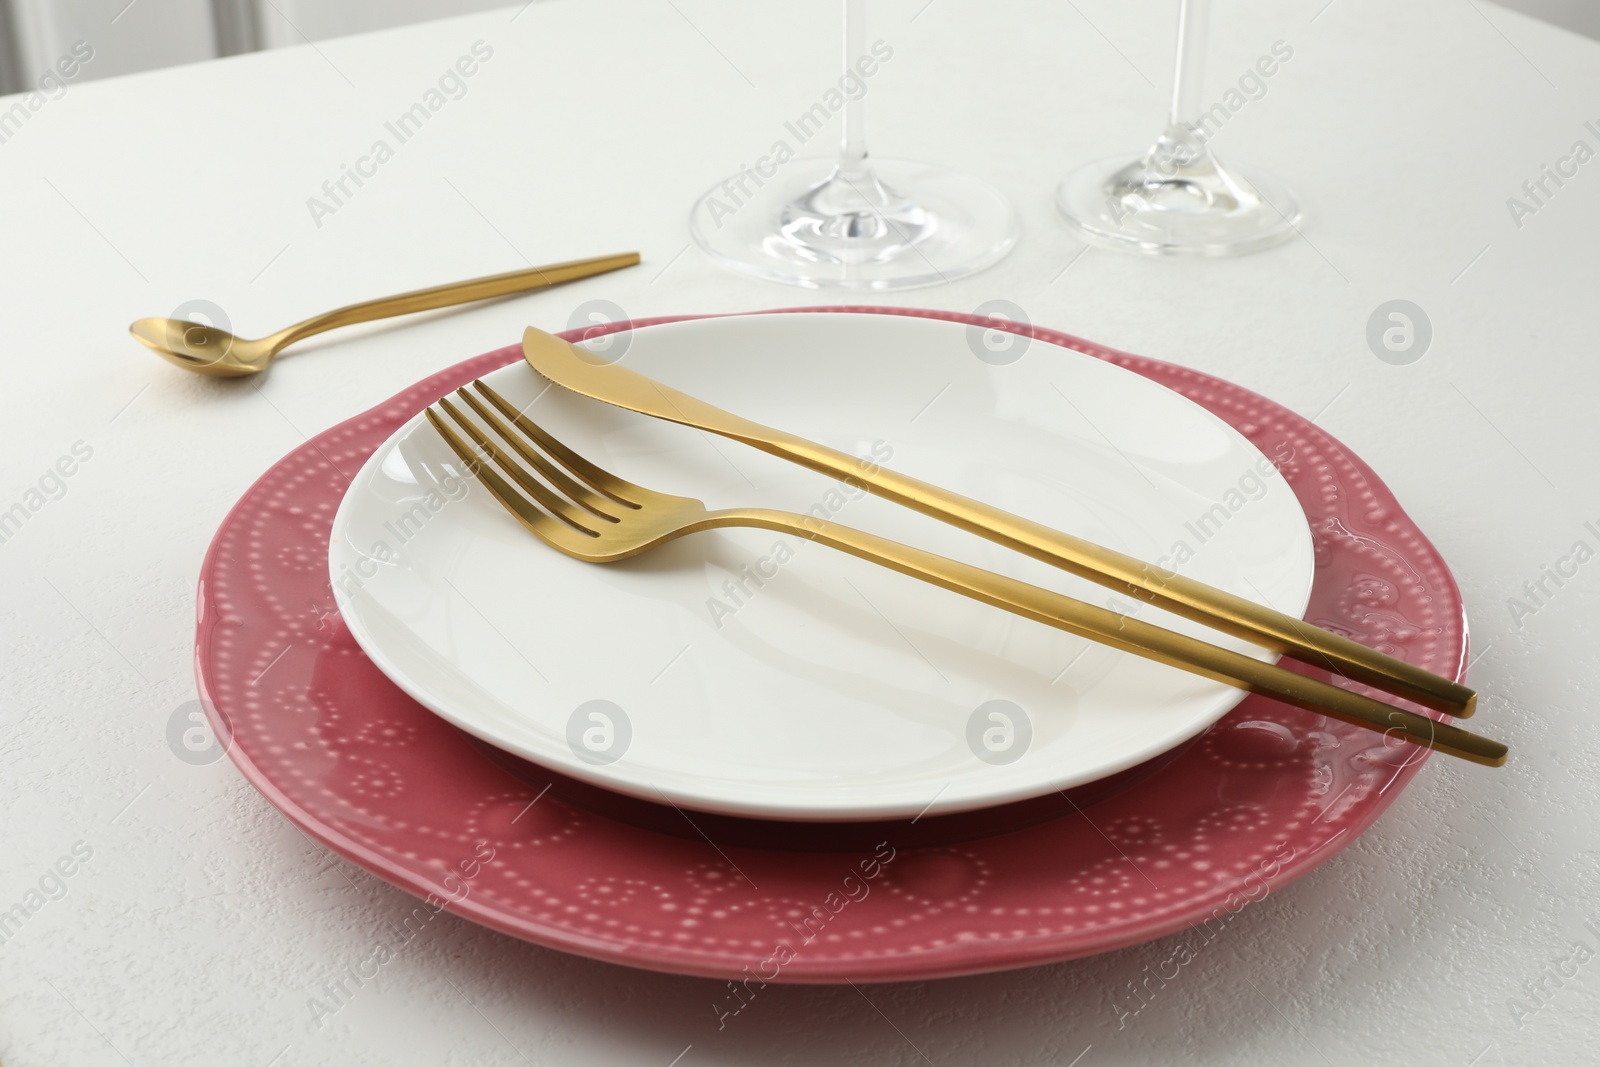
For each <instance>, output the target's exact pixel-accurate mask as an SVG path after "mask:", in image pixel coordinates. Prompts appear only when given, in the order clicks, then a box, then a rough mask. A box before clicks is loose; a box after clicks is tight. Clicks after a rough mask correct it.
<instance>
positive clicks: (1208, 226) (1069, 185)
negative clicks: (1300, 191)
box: [1056, 0, 1301, 256]
mask: <svg viewBox="0 0 1600 1067" xmlns="http://www.w3.org/2000/svg"><path fill="white" fill-rule="evenodd" d="M1210 8H1211V0H1182V7H1181V8H1180V10H1179V15H1178V56H1177V65H1176V66H1177V69H1176V71H1175V72H1174V75H1173V86H1172V109H1171V112H1170V114H1169V116H1168V120H1167V128H1166V130H1165V131H1163V132H1162V134H1161V136H1160V137H1158V138H1157V139H1156V143H1155V144H1154V145H1153V146H1151V148H1150V149H1149V151H1147V152H1145V154H1144V155H1143V156H1141V157H1139V158H1137V159H1135V160H1133V161H1132V162H1131V163H1130V162H1129V161H1128V157H1127V156H1117V157H1115V158H1112V159H1102V160H1098V161H1096V162H1094V163H1088V164H1085V165H1084V166H1082V167H1079V168H1078V169H1077V170H1074V171H1073V172H1072V173H1070V174H1068V175H1067V176H1066V178H1064V179H1063V180H1062V182H1061V184H1060V186H1059V187H1058V188H1057V189H1056V205H1057V206H1058V207H1059V208H1060V209H1061V213H1062V215H1064V216H1065V217H1066V220H1067V222H1068V224H1069V225H1070V226H1071V227H1072V228H1073V229H1074V230H1076V231H1077V233H1078V234H1079V236H1081V237H1082V238H1083V239H1084V240H1086V241H1089V242H1090V243H1092V244H1098V245H1104V246H1110V247H1118V248H1130V249H1134V250H1136V251H1139V252H1145V253H1149V254H1151V255H1196V256H1231V255H1241V254H1243V253H1246V252H1255V251H1259V250H1260V249H1263V248H1270V247H1271V246H1273V245H1275V244H1278V243H1280V242H1282V241H1286V240H1288V239H1289V238H1290V237H1293V236H1294V235H1295V233H1296V232H1297V230H1296V227H1297V225H1298V224H1299V222H1300V218H1301V212H1300V205H1299V203H1298V201H1297V200H1296V199H1295V197H1294V194H1293V193H1291V192H1289V190H1288V189H1286V188H1285V187H1284V186H1283V185H1282V184H1281V183H1280V182H1278V181H1277V180H1276V179H1275V178H1273V177H1271V176H1270V175H1267V174H1262V173H1260V172H1259V171H1249V172H1241V171H1238V170H1235V169H1233V168H1231V167H1224V166H1223V165H1222V163H1221V161H1219V160H1218V159H1217V157H1216V154H1215V153H1213V152H1212V151H1211V147H1210V145H1209V143H1208V142H1209V137H1208V136H1207V133H1206V130H1205V126H1204V124H1203V121H1202V119H1203V114H1202V108H1203V106H1204V103H1203V100H1202V98H1201V96H1200V93H1201V90H1202V85H1201V73H1202V68H1203V65H1204V59H1205V46H1206V27H1207V23H1208V22H1209V21H1210V13H1211V12H1210Z"/></svg>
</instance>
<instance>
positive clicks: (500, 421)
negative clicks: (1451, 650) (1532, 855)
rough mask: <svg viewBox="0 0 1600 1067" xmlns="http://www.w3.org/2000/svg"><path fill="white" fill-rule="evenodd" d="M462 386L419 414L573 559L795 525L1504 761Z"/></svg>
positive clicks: (983, 594)
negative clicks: (666, 472)
mask: <svg viewBox="0 0 1600 1067" xmlns="http://www.w3.org/2000/svg"><path fill="white" fill-rule="evenodd" d="M473 389H474V390H475V392H469V391H468V390H466V389H458V390H456V396H457V397H459V398H460V400H461V401H462V402H463V403H465V404H466V406H467V407H468V408H470V409H471V410H472V412H473V413H474V414H476V416H477V418H478V419H479V420H481V423H482V425H481V426H480V425H479V424H478V423H477V422H474V421H473V420H472V419H471V418H469V417H467V415H466V414H465V413H464V412H463V411H462V410H461V409H460V408H459V407H457V406H456V405H455V404H453V403H451V401H450V400H449V399H448V398H444V399H441V400H440V401H439V402H438V408H439V409H441V410H442V412H443V413H442V414H441V413H440V411H438V410H435V409H434V408H431V407H430V408H428V409H427V412H426V414H427V418H428V421H429V422H430V423H432V424H433V426H434V428H435V429H436V430H438V431H439V433H440V435H441V436H443V438H444V440H445V442H446V443H447V444H448V445H449V446H450V449H451V451H453V452H454V453H455V454H456V456H457V457H459V458H460V460H461V462H462V464H463V465H464V466H465V467H466V468H467V470H468V471H469V472H471V473H472V474H473V475H475V476H476V477H477V478H478V479H479V480H480V481H481V482H482V483H483V485H484V486H485V487H487V488H488V490H489V491H490V493H492V494H493V495H494V497H495V498H496V499H497V500H499V501H500V503H501V504H502V505H503V506H504V507H505V508H506V510H507V511H509V512H510V513H511V514H512V515H513V516H515V517H516V519H517V520H518V521H519V522H520V523H521V524H522V525H523V526H524V527H526V528H527V529H528V530H529V531H530V532H531V533H533V535H534V536H535V537H537V538H539V539H540V540H541V541H543V542H545V543H546V544H547V545H549V546H550V547H552V548H555V549H557V550H558V551H561V552H564V553H566V554H567V555H569V556H572V557H574V558H576V559H580V560H585V561H587V562H590V563H610V562H614V561H616V560H621V559H627V558H628V557H630V556H635V555H638V554H639V553H641V552H645V551H648V550H649V549H651V548H654V547H655V546H657V545H662V544H665V543H667V542H668V541H672V540H675V539H676V538H679V537H682V536H684V535H685V534H690V533H695V532H698V531H700V530H714V529H717V528H720V527H730V526H746V527H755V528H757V529H764V530H776V531H779V532H782V533H792V534H798V535H800V536H802V537H805V538H808V539H809V540H812V541H816V542H819V543H821V544H825V545H828V546H830V547H832V548H836V549H838V550H840V551H841V552H848V553H849V554H850V555H853V556H858V557H860V558H861V559H865V560H869V561H871V562H873V563H877V564H880V565H882V566H885V567H888V568H890V569H891V570H895V571H898V572H900V573H901V574H905V575H909V576H911V577H913V578H920V579H921V580H922V581H925V582H929V583H931V584H933V585H936V586H939V587H940V588H943V589H948V590H950V591H951V592H955V593H960V594H961V595H963V596H967V597H971V598H972V599H973V600H977V601H980V602H982V603H985V604H989V605H992V606H994V607H997V608H1001V609H1003V610H1005V611H1010V612H1013V613H1015V614H1017V615H1021V616H1022V617H1024V618H1028V619H1033V620H1034V621H1036V622H1041V623H1044V624H1046V625H1047V626H1054V627H1056V628H1057V629H1060V630H1065V631H1066V632H1068V633H1071V634H1076V635H1077V636H1079V637H1084V638H1087V639H1089V640H1091V641H1098V642H1100V643H1102V644H1106V645H1109V646H1111V647H1112V648H1117V649H1121V650H1122V651H1125V652H1131V653H1133V654H1135V655H1139V656H1143V657H1145V658H1147V659H1153V660H1156V661H1157V662H1160V663H1166V664H1169V665H1171V666H1174V667H1179V668H1182V669H1183V670H1186V671H1190V672H1192V673H1194V674H1198V675H1201V676H1203V677H1206V678H1211V679H1214V680H1216V681H1220V682H1225V683H1227V684H1229V685H1234V686H1238V687H1239V688H1241V689H1246V690H1249V691H1251V692H1254V693H1261V694H1264V695H1266V696H1270V697H1274V698H1276V699H1278V700H1281V701H1284V702H1285V703H1288V704H1293V705H1294V706H1296V707H1300V708H1305V709H1307V710H1309V711H1315V712H1318V713H1320V714H1323V715H1328V716H1331V717H1333V718H1336V719H1339V720H1341V721H1344V722H1348V723H1353V724H1355V725H1357V726H1361V727H1364V728H1366V729H1370V730H1375V731H1379V732H1382V733H1385V734H1388V735H1390V736H1394V737H1397V738H1404V739H1405V740H1407V741H1410V742H1413V743H1415V744H1418V745H1423V746H1425V747H1427V748H1432V749H1435V750H1437V751H1439V752H1444V753H1447V754H1449V755H1452V756H1459V757H1461V758H1462V759H1466V760H1471V761H1472V762H1474V763H1482V764H1486V765H1488V766H1491V767H1498V766H1500V765H1501V764H1503V763H1504V762H1505V760H1506V746H1505V745H1503V744H1501V743H1500V742H1498V741H1493V740H1490V739H1489V738H1486V737H1482V736H1479V735H1477V734H1473V733H1469V732H1467V731H1466V730H1462V729H1461V728H1459V727H1456V726H1451V725H1449V724H1447V723H1443V722H1437V721H1435V720H1433V719H1430V718H1428V717H1427V716H1426V715H1419V714H1418V713H1416V712H1414V711H1408V710H1405V709H1403V708H1397V707H1394V706H1392V705H1389V704H1384V703H1382V702H1380V701H1377V700H1373V699H1371V698H1370V697H1366V696H1362V695H1360V694H1358V693H1353V692H1351V691H1350V690H1348V689H1341V688H1340V687H1338V686H1336V685H1330V684H1329V683H1327V682H1322V681H1318V680H1316V679H1313V678H1307V677H1306V676H1304V675H1301V674H1296V673H1294V672H1293V671H1289V670H1285V669H1283V668H1282V667H1277V666H1274V665H1272V664H1268V663H1263V662H1261V661H1260V660H1256V659H1252V658H1251V657H1249V656H1246V655H1244V654H1242V653H1239V652H1234V651H1232V650H1230V649H1224V648H1218V647H1216V646H1214V645H1209V644H1207V643H1205V642H1204V641H1201V640H1198V639H1197V638H1193V637H1189V636H1186V635H1183V634H1178V633H1174V632H1173V631H1171V630H1166V629H1163V628H1162V627H1159V626H1155V625H1152V624H1150V623H1146V622H1141V621H1139V620H1138V619H1132V618H1129V617H1127V616H1125V615H1120V614H1118V613H1117V612H1114V611H1111V610H1109V609H1106V608H1101V607H1097V606H1095V605H1093V604H1087V603H1084V602H1083V601H1080V600H1074V599H1072V598H1071V597H1067V596H1063V595H1062V594H1059V593H1054V592H1051V591H1049V590H1046V589H1041V588H1039V587H1037V586H1033V585H1029V584H1027V583H1026V582H1021V581H1017V580H1016V579H1014V578H1007V577H1004V576H1003V575H999V574H995V573H992V572H990V571H986V570H983V569H982V568H979V567H973V566H970V565H969V564H965V563H961V562H958V561H956V560H952V559H948V558H946V557H944V556H939V555H935V554H934V553H931V552H925V551H923V550H922V549H918V548H912V547H910V546H908V545H903V544H900V543H899V542H896V541H891V540H888V539H887V538H883V537H879V536H877V535H875V534H870V533H865V532H863V531H861V530H855V529H851V528H850V527H847V526H841V525H839V524H837V523H833V522H828V521H826V520H822V519H818V518H816V517H814V516H809V515H797V514H793V513H790V512H784V511H773V510H769V509H766V508H731V509H726V510H720V511H709V510H707V508H706V506H705V505H704V504H703V503H701V502H700V501H699V500H694V499H691V498H689V497H682V496H669V495H668V494H666V493H658V492H653V491H651V490H648V489H645V488H644V487H642V486H639V485H635V484H634V483H632V482H628V481H624V480H623V479H621V478H618V477H617V476H615V475H613V474H610V473H608V472H606V471H605V470H602V469H601V468H600V467H597V466H596V465H595V464H593V463H590V462H589V461H588V460H586V459H584V458H583V457H582V456H580V455H578V454H577V453H576V452H574V451H573V450H572V449H570V448H568V447H567V446H566V445H563V444H562V443H561V442H560V441H558V440H556V439H555V438H553V437H551V436H550V435H549V434H548V433H546V432H545V431H544V430H542V429H541V428H540V427H539V426H538V425H537V424H535V423H534V422H533V421H532V420H531V419H529V418H528V417H527V416H526V415H524V414H522V413H521V412H519V411H518V410H517V409H516V407H515V406H514V405H512V404H511V403H510V401H508V400H506V399H505V398H504V397H502V396H501V395H500V394H498V393H496V392H495V391H494V390H493V389H491V388H490V387H489V386H487V385H485V384H483V383H482V382H481V381H480V382H474V383H473ZM452 424H453V425H452ZM484 427H487V431H486V430H485V429H484ZM469 442H470V443H469ZM508 449H509V451H508ZM484 457H487V459H488V462H485V461H484ZM508 479H509V480H508ZM512 483H515V485H513V484H512ZM519 490H520V491H519Z"/></svg>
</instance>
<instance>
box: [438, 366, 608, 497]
mask: <svg viewBox="0 0 1600 1067" xmlns="http://www.w3.org/2000/svg"><path fill="white" fill-rule="evenodd" d="M456 395H457V396H459V397H460V398H461V399H462V400H465V401H466V402H467V406H468V407H470V408H472V410H473V411H475V412H477V413H478V417H479V418H481V419H482V420H483V421H484V422H486V423H488V424H489V427H490V428H491V429H493V430H494V432H495V433H497V434H499V435H500V438H501V439H502V440H503V441H505V443H506V444H508V445H510V446H511V448H512V450H513V451H514V452H516V454H517V455H519V456H521V457H522V458H523V460H524V461H525V462H526V463H527V464H528V465H529V466H531V467H532V468H533V469H534V470H536V471H538V472H539V476H540V477H542V478H543V479H544V480H545V481H546V482H548V483H549V484H550V485H551V486H552V487H554V488H555V490H556V491H557V492H560V493H565V494H566V495H567V496H568V497H570V498H572V500H573V501H574V502H575V503H577V505H578V506H579V507H581V508H583V509H584V510H586V511H592V512H594V513H595V514H596V515H598V516H599V517H600V518H602V519H604V520H605V521H606V522H616V521H617V517H616V516H615V515H612V514H611V513H610V512H609V511H607V510H605V508H603V507H601V506H600V505H602V504H603V505H605V506H606V507H615V506H616V505H615V504H614V503H613V502H612V501H611V500H608V499H606V498H605V497H601V496H598V495H596V494H595V493H593V492H591V491H590V489H589V487H588V486H585V485H580V484H578V483H577V482H575V481H573V480H572V478H570V477H569V476H568V475H567V472H566V471H564V470H561V469H560V468H559V467H556V466H554V465H553V464H551V462H550V461H549V460H548V459H546V458H545V457H544V456H542V455H540V454H539V453H538V452H537V451H535V450H534V448H533V447H532V446H531V445H529V444H528V443H527V441H526V440H524V439H523V437H522V436H521V435H520V434H518V433H517V431H515V430H513V429H512V428H511V427H509V426H507V425H506V424H505V422H504V420H502V419H501V418H500V416H499V415H497V414H495V413H494V412H493V411H490V410H489V408H488V407H487V406H486V405H485V404H484V402H483V401H481V400H479V399H478V398H477V397H475V396H473V395H472V394H471V393H469V392H467V391H466V390H465V389H457V390H456Z"/></svg>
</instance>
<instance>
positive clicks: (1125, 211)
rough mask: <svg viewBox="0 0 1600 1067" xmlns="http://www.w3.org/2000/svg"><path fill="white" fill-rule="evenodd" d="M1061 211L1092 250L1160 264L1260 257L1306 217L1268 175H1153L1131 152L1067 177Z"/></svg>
mask: <svg viewBox="0 0 1600 1067" xmlns="http://www.w3.org/2000/svg"><path fill="white" fill-rule="evenodd" d="M1130 161H1131V162H1130ZM1056 206H1057V207H1058V208H1059V209H1060V211H1061V214H1062V217H1063V218H1065V219H1066V221H1067V224H1068V225H1069V226H1070V227H1071V228H1072V229H1073V230H1074V231H1075V232H1076V233H1077V234H1078V236H1080V237H1082V238H1083V239H1084V240H1085V241H1087V242H1089V243H1090V244H1095V245H1099V246H1101V247H1105V248H1122V249H1128V250H1132V251H1136V252H1142V253H1144V254H1147V255H1156V256H1237V255H1244V254H1245V253H1248V252H1258V251H1260V250H1262V249H1265V248H1271V247H1273V246H1274V245H1278V244H1282V243H1283V242H1284V241H1287V240H1289V239H1290V238H1291V237H1293V236H1295V234H1296V233H1297V232H1298V231H1297V230H1296V227H1297V226H1298V225H1299V224H1300V220H1301V217H1302V214H1301V209H1300V204H1299V201H1297V200H1296V199H1295V197H1294V194H1293V193H1291V192H1289V190H1288V189H1287V188H1286V187H1285V186H1284V185H1283V183H1281V182H1279V181H1278V180H1277V179H1276V178H1273V177H1272V176H1271V175H1268V174H1262V173H1261V172H1259V171H1250V170H1246V171H1245V172H1244V173H1243V174H1241V173H1240V172H1239V171H1237V170H1234V169H1232V168H1229V169H1228V170H1227V171H1222V170H1221V169H1220V168H1217V169H1216V170H1215V171H1206V172H1203V173H1200V174H1196V175H1193V176H1190V175H1188V174H1185V173H1183V172H1177V173H1174V172H1173V171H1171V170H1168V171H1166V172H1165V173H1155V172H1152V171H1149V170H1147V169H1146V160H1145V159H1143V158H1141V157H1140V156H1138V155H1137V154H1136V153H1132V152H1130V153H1128V154H1127V155H1125V156H1117V157H1115V158H1112V159H1102V160H1098V161H1096V162H1094V163H1089V164H1085V165H1084V166H1082V167H1079V168H1078V169H1077V170H1075V171H1073V172H1072V173H1070V174H1068V175H1067V176H1066V178H1064V179H1063V180H1062V182H1061V184H1060V185H1059V186H1058V187H1057V189H1056Z"/></svg>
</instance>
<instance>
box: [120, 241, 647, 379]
mask: <svg viewBox="0 0 1600 1067" xmlns="http://www.w3.org/2000/svg"><path fill="white" fill-rule="evenodd" d="M638 262H639V253H637V252H623V253H621V254H620V255H615V256H596V257H595V258H593V259H575V260H572V261H571V262H569V263H551V264H549V265H548V266H543V267H529V268H528V269H527V270H514V271H510V272H508V273H505V274H491V275H489V276H488V277H486V278H470V279H468V280H467V281H464V282H450V283H449V284H448V285H436V286H434V287H433V288H431V289H417V290H415V291H413V292H409V293H400V294H399V295H397V296H386V297H382V298H380V299H378V300H367V301H364V302H363V303H360V304H351V305H350V306H349V307H342V308H338V309H336V310H334V311H329V312H326V313H324V314H321V315H318V316H316V317H315V318H310V319H307V320H306V321H304V322H297V323H295V324H294V325H293V326H289V327H286V328H284V329H282V330H279V331H278V332H277V333H275V334H272V335H270V336H267V337H261V338H255V339H251V338H244V337H235V336H234V335H233V334H231V333H229V332H228V331H227V330H224V329H221V328H220V327H217V326H214V325H206V324H205V323H200V322H191V321H190V320H188V319H159V318H158V319H139V320H138V321H137V322H135V323H134V324H133V325H132V326H129V327H128V332H129V333H131V334H133V336H134V337H135V338H136V339H138V341H139V342H140V343H141V344H143V345H144V346H145V347H146V348H148V349H150V350H151V351H152V352H154V353H155V354H156V355H158V356H160V357H161V358H162V359H164V360H166V361H167V362H169V363H174V364H177V365H178V366H180V367H182V368H183V369H184V370H192V371H194V372H195V373H196V374H204V375H207V376H209V377H212V378H243V377H245V376H247V375H250V374H259V373H261V372H262V371H264V370H266V369H267V364H268V363H271V362H272V357H273V356H276V355H277V354H278V353H279V352H281V351H283V350H284V349H285V348H287V347H289V346H290V345H292V344H294V343H295V342H296V341H301V340H304V339H305V338H307V337H311V336H314V335H316V334H319V333H323V332H324V331H327V330H334V329H338V328H339V327H340V326H354V325H355V324H356V323H358V322H371V321H373V320H374V319H387V318H392V317H394V316H396V315H411V314H414V313H416V312H418V311H433V310H436V309H438V308H445V307H454V306H456V305H457V304H470V303H473V302H474V301H477V300H489V299H491V298H493V297H497V296H510V295H512V294H513V293H526V292H531V291H533V290H535V289H546V288H548V287H550V286H552V285H560V284H562V283H563V282H572V281H577V280H578V279H579V278H591V277H593V276H594V275H596V274H604V273H606V272H607V271H613V270H621V269H622V268H623V267H631V266H633V265H634V264H635V263H638Z"/></svg>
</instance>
